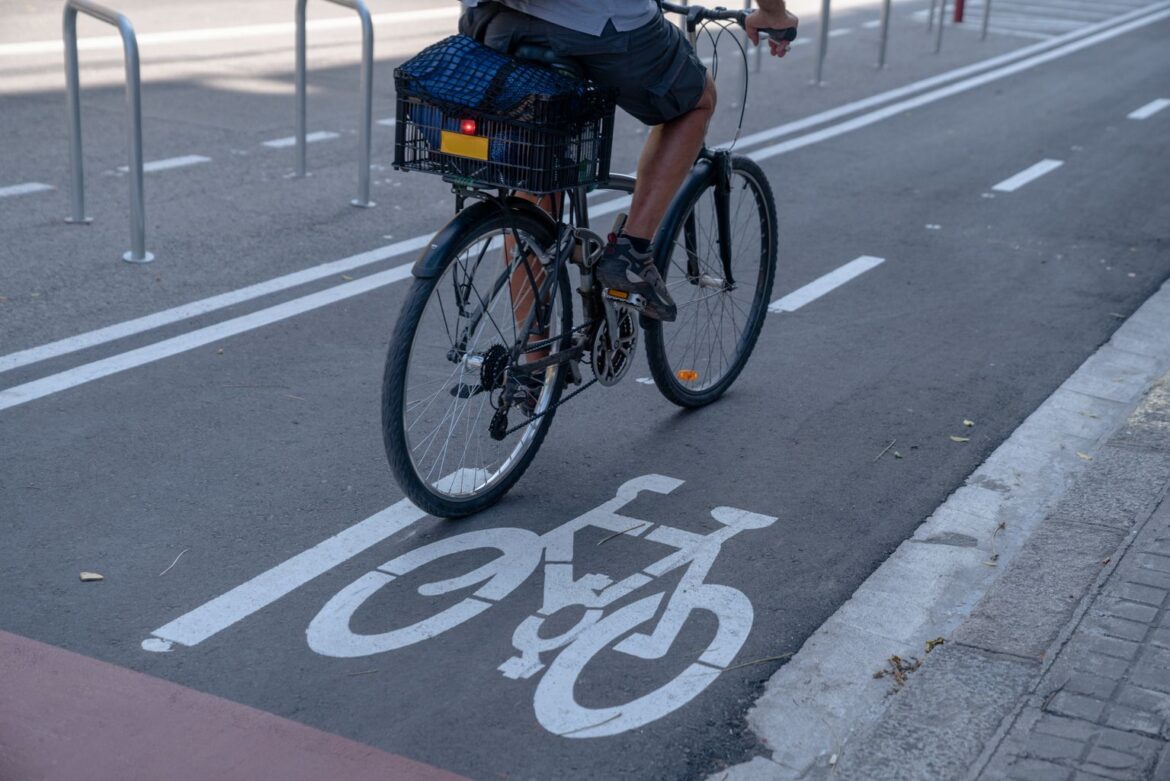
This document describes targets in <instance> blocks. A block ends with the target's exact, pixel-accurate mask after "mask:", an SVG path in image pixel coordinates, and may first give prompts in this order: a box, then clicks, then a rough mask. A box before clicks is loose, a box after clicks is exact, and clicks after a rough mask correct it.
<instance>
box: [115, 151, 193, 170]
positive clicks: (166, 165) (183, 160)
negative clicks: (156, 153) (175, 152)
mask: <svg viewBox="0 0 1170 781" xmlns="http://www.w3.org/2000/svg"><path fill="white" fill-rule="evenodd" d="M210 162H211V158H210V157H204V156H203V155H184V156H183V157H168V158H167V159H166V160H153V161H151V162H149V163H145V164H144V165H143V166H142V170H143V171H144V172H145V173H148V174H152V173H154V172H156V171H169V170H170V169H172V168H185V167H186V166H189V165H199V164H200V163H210ZM118 170H119V171H121V172H122V173H127V172H128V171H129V170H130V167H129V166H125V165H120V166H118Z"/></svg>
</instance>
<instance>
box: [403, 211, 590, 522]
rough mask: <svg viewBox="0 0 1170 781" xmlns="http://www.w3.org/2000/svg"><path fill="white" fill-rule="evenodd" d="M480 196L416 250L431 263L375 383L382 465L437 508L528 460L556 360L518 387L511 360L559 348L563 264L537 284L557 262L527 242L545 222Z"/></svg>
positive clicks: (499, 482) (487, 492)
mask: <svg viewBox="0 0 1170 781" xmlns="http://www.w3.org/2000/svg"><path fill="white" fill-rule="evenodd" d="M483 207H484V208H481V207H480V206H473V207H471V208H470V209H468V210H466V211H465V212H463V213H462V214H461V215H459V216H458V217H456V222H455V223H453V225H452V226H449V227H448V228H447V229H444V230H443V231H441V232H440V234H439V236H437V237H436V240H435V241H434V242H433V243H432V245H431V248H430V249H429V250H428V251H427V255H424V257H423V259H422V260H421V261H420V262H421V263H422V265H423V266H424V267H425V268H429V269H432V270H433V271H434V272H435V273H434V275H433V276H430V277H426V278H419V279H416V280H415V282H414V285H413V286H412V288H411V290H410V293H409V295H408V296H407V299H406V301H405V302H404V304H403V307H402V312H401V314H400V315H399V319H398V324H397V326H396V327H395V329H394V335H393V337H392V338H391V341H390V350H389V353H388V355H387V357H386V371H385V375H384V377H383V384H382V431H383V440H384V443H385V446H386V456H387V459H388V460H389V462H390V467H391V470H392V471H393V473H394V476H395V477H396V479H397V480H398V484H399V485H400V486H401V488H402V490H403V491H404V492H405V493H406V495H407V496H408V497H409V498H410V499H411V501H413V502H414V503H415V504H416V505H418V506H419V507H420V508H421V509H423V510H425V511H427V512H429V513H431V514H432V515H438V516H441V517H447V518H451V517H460V516H464V515H470V514H471V513H475V512H479V511H480V510H483V509H485V508H487V507H489V506H491V505H492V504H494V503H495V502H496V501H498V500H499V498H500V497H502V496H503V495H504V494H505V493H506V492H507V491H508V490H509V489H510V488H511V487H512V486H513V485H514V484H515V483H516V481H517V480H519V479H520V476H521V475H522V474H523V473H524V470H525V469H527V468H528V465H529V463H531V461H532V458H533V457H534V456H535V455H536V451H537V449H538V448H539V447H540V443H541V442H542V441H543V440H544V436H545V434H546V432H547V431H548V427H549V425H550V424H551V423H552V418H553V412H554V410H555V408H556V404H557V401H558V400H559V398H560V395H561V391H562V389H563V387H564V379H565V374H566V371H565V367H564V365H563V364H557V365H554V366H550V367H548V368H546V369H544V370H542V371H539V372H533V373H525V374H524V375H523V382H524V389H523V390H522V391H520V390H519V389H518V386H517V384H516V377H517V375H518V372H517V364H520V365H522V364H524V363H530V362H532V361H533V360H538V359H539V358H541V357H545V356H547V355H548V354H549V353H550V352H552V351H555V350H558V349H564V348H566V347H568V345H569V342H570V337H571V329H572V311H571V309H570V307H571V301H570V295H569V285H568V281H567V279H565V277H566V274H565V273H564V269H560V273H559V274H558V279H556V280H554V281H553V283H552V284H551V286H548V285H545V284H544V281H545V280H546V279H547V278H548V275H550V274H554V273H557V266H556V264H553V265H552V266H550V267H546V266H544V265H543V264H542V263H541V262H540V260H539V259H538V258H537V256H536V255H535V254H534V253H533V251H532V250H533V248H536V249H540V250H542V251H543V250H546V249H548V248H549V247H551V246H552V244H553V236H552V231H551V229H550V224H549V221H547V220H542V219H540V218H539V217H537V216H535V215H531V214H526V213H524V212H523V210H519V209H508V210H503V209H500V208H498V207H497V206H495V205H492V204H484V205H483ZM541 290H543V291H544V292H543V293H541V292H540V291H541ZM541 299H543V300H541ZM536 301H540V304H539V305H538V304H536V303H534V302H536ZM534 307H536V308H537V309H538V311H539V312H540V313H541V314H540V316H539V317H538V323H537V324H535V326H534V327H533V328H528V329H527V331H526V328H525V325H526V321H527V320H528V313H529V312H531V311H532V310H533V308H534ZM522 332H524V333H522ZM505 394H509V396H508V397H509V399H515V396H516V395H517V394H519V395H522V396H523V397H524V401H522V402H516V401H514V400H513V401H511V402H509V403H505V402H504V399H503V397H504V395H505ZM501 407H504V409H503V411H501ZM501 418H502V419H501ZM525 421H527V423H526V422H525Z"/></svg>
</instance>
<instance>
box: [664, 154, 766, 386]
mask: <svg viewBox="0 0 1170 781" xmlns="http://www.w3.org/2000/svg"><path fill="white" fill-rule="evenodd" d="M728 213H729V222H728V224H729V226H730V230H729V231H728V235H727V236H726V237H725V239H726V240H728V241H729V242H730V248H731V257H730V261H731V262H730V268H724V265H723V262H722V259H721V255H720V250H719V239H720V235H719V221H718V219H717V211H716V179H715V174H714V173H713V172H712V173H711V175H710V176H708V177H705V178H704V177H696V178H693V179H691V180H689V181H688V182H687V184H686V185H685V186H684V189H683V191H682V192H681V193H680V195H679V197H678V198H677V199H676V200H675V202H674V205H673V206H672V207H671V210H670V212H669V213H668V214H667V216H666V220H665V221H664V223H663V226H662V228H661V230H660V231H659V234H658V240H659V250H658V257H657V263H658V267H659V270H660V271H661V272H662V275H663V277H664V278H665V280H666V284H667V287H668V288H669V289H670V295H671V296H672V297H673V298H674V301H675V303H676V304H677V305H678V318H677V319H676V320H675V321H674V322H673V323H664V322H661V321H657V320H650V319H645V320H644V326H645V332H646V357H647V360H648V362H649V364H650V372H651V374H652V375H653V376H654V382H655V384H656V385H657V386H658V389H659V390H660V391H661V392H662V395H664V396H665V397H666V398H668V399H669V400H670V401H672V402H674V403H675V404H678V405H680V406H683V407H701V406H704V405H706V404H710V403H711V402H713V401H715V400H716V399H718V398H719V397H720V396H721V395H723V393H724V392H725V391H726V390H727V389H728V388H729V387H731V384H732V383H733V382H735V379H736V377H738V376H739V373H740V372H741V371H742V370H743V367H744V365H745V364H746V363H747V360H748V358H749V357H750V356H751V353H752V349H753V348H754V347H755V345H756V340H757V339H758V338H759V336H760V329H761V328H763V325H764V319H765V317H766V316H767V312H768V303H769V301H770V297H771V294H772V284H773V282H774V281H775V277H776V248H777V227H776V204H775V200H774V199H773V197H772V188H771V187H770V186H769V185H768V180H767V178H766V177H765V176H764V172H763V171H762V170H761V169H760V167H759V166H758V165H756V163H755V162H753V161H752V160H749V159H747V158H744V157H735V158H732V169H731V192H730V194H729V208H728ZM664 236H666V237H669V240H668V241H667V242H665V243H664V242H663V241H662V238H663V237H664ZM729 272H730V273H729Z"/></svg>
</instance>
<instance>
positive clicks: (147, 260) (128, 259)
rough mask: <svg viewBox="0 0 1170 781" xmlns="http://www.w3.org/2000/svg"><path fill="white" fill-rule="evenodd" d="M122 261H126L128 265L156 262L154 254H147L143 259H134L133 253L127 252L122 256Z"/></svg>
mask: <svg viewBox="0 0 1170 781" xmlns="http://www.w3.org/2000/svg"><path fill="white" fill-rule="evenodd" d="M122 260H124V261H126V262H127V263H150V262H151V261H153V260H154V254H153V253H150V252H147V253H146V254H145V255H143V256H142V257H140V258H136V257H134V253H133V252H127V253H126V254H125V255H123V256H122Z"/></svg>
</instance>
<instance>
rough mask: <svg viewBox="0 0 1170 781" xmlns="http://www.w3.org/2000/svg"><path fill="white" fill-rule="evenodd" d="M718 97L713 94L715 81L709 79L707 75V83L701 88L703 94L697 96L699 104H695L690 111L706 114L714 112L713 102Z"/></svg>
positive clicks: (709, 75)
mask: <svg viewBox="0 0 1170 781" xmlns="http://www.w3.org/2000/svg"><path fill="white" fill-rule="evenodd" d="M717 98H718V95H717V94H716V92H715V79H713V78H711V74H710V73H708V74H707V83H706V85H704V87H703V94H702V95H700V96H699V102H698V103H696V104H695V107H694V109H692V111H703V112H706V113H708V114H710V113H712V112H713V111H715V102H716V99H717Z"/></svg>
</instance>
